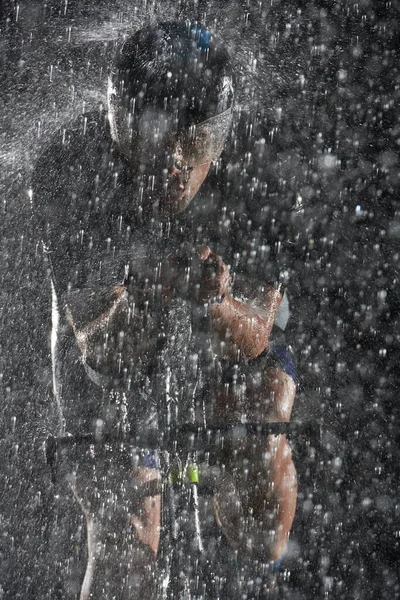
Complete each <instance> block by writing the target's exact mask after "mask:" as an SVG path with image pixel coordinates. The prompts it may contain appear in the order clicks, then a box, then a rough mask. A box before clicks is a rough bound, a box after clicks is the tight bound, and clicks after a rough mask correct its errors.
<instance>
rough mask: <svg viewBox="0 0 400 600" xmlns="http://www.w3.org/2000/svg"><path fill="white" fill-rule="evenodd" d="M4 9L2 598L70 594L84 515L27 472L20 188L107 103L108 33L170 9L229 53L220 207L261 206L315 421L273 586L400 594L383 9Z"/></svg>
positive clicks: (31, 234) (389, 46)
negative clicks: (230, 179) (282, 572)
mask: <svg viewBox="0 0 400 600" xmlns="http://www.w3.org/2000/svg"><path fill="white" fill-rule="evenodd" d="M0 7H1V13H0V33H1V37H0V118H1V125H0V136H1V137H0V157H1V165H0V168H1V172H0V190H1V197H0V201H1V204H0V211H1V221H0V227H1V249H0V261H1V262H0V269H1V288H0V324H1V330H0V331H1V333H0V344H1V354H0V398H1V412H0V415H1V416H0V429H1V440H0V444H1V447H0V464H1V471H2V477H1V488H0V489H1V499H0V523H1V530H2V534H1V550H0V551H1V554H2V560H1V567H0V569H1V571H0V573H1V575H0V585H1V586H2V587H1V588H0V589H2V590H3V593H4V596H2V597H4V598H56V597H60V598H66V597H71V598H73V597H75V596H74V593H75V594H76V593H77V590H78V588H79V580H78V579H77V578H79V577H80V576H81V573H82V568H83V566H84V560H85V549H84V534H83V533H82V521H81V517H80V516H79V513H78V511H77V510H76V509H75V507H74V505H73V502H72V500H71V499H70V498H69V496H66V495H65V492H64V491H63V490H56V492H58V495H56V499H55V500H54V494H53V490H52V487H51V484H50V477H49V473H48V472H47V469H46V467H45V464H44V460H43V452H42V441H43V431H44V430H45V426H44V419H45V415H46V406H47V401H48V393H49V387H50V380H51V373H50V367H49V347H48V341H47V337H46V335H45V331H44V318H43V314H42V310H43V306H42V305H41V302H40V300H39V299H40V298H41V291H42V290H43V288H44V287H45V286H46V285H47V284H46V282H45V279H44V267H43V265H42V263H41V260H39V258H38V255H37V251H36V244H37V241H38V240H37V236H36V232H35V231H32V228H31V227H30V221H29V208H30V197H29V177H30V174H31V171H32V169H33V167H34V164H35V161H36V159H37V156H38V154H39V152H40V150H41V149H43V148H44V147H46V144H47V143H48V140H49V137H50V135H51V133H52V132H53V131H54V130H55V129H56V128H57V126H60V125H61V124H62V123H64V122H66V121H68V120H70V119H71V118H73V117H75V116H77V115H79V114H80V113H81V112H82V111H83V110H84V109H85V108H86V109H87V108H92V107H95V106H97V105H98V103H99V102H104V101H105V90H106V77H107V67H108V66H109V64H110V60H111V59H112V55H113V49H114V47H115V42H116V40H117V39H118V38H120V37H121V36H122V35H123V34H124V33H126V32H128V31H129V30H130V29H132V28H133V29H136V28H139V27H140V26H142V25H143V24H144V23H147V22H149V21H156V20H169V19H172V18H175V17H186V16H188V17H190V18H200V19H202V20H203V21H204V22H205V24H206V25H207V26H212V27H215V29H216V31H217V32H218V33H219V35H220V36H221V37H222V38H223V39H224V41H225V42H226V44H227V45H228V47H229V48H230V50H231V52H232V55H233V56H234V57H235V59H234V60H235V63H236V66H237V69H236V75H237V90H238V105H240V106H241V109H242V115H241V119H240V123H239V126H238V128H237V142H238V145H237V148H236V150H235V152H234V153H233V151H232V149H231V157H234V160H236V161H237V162H239V164H240V165H241V170H240V173H241V176H240V181H237V187H235V186H233V188H232V207H233V208H234V209H236V210H238V211H241V210H243V208H244V206H245V209H246V211H247V213H248V214H249V215H251V216H252V219H253V224H257V223H258V221H257V220H258V219H260V214H264V221H265V223H264V222H263V221H262V220H261V221H260V223H261V226H263V227H264V230H265V233H266V234H268V236H269V239H270V240H271V244H273V246H274V251H275V252H276V254H277V258H278V261H280V264H281V266H282V269H283V270H285V271H286V272H287V277H288V287H289V291H290V292H291V300H292V306H293V307H294V312H295V315H294V323H293V336H294V346H295V352H296V356H297V360H298V367H299V373H300V376H301V380H302V390H301V393H300V394H299V396H298V400H297V405H296V409H295V415H294V416H295V417H296V418H298V419H301V420H303V421H305V422H313V423H318V424H320V425H321V429H322V436H321V439H318V436H317V435H315V434H312V435H311V436H310V437H309V438H308V440H307V439H305V438H303V437H301V436H298V437H297V438H296V439H293V447H294V453H295V461H296V466H297V468H298V472H299V481H300V488H299V503H298V510H297V515H296V519H295V523H294V528H293V535H292V544H291V549H290V553H289V557H288V563H287V564H288V568H289V569H290V576H289V577H288V578H287V581H284V582H282V584H281V587H280V592H279V593H280V595H281V597H284V598H294V599H300V598H301V599H302V598H344V599H345V598H360V599H367V598H374V599H375V598H394V597H399V596H400V588H399V580H398V576H397V570H398V567H397V564H396V563H397V562H398V555H399V539H400V522H399V512H400V505H399V503H398V488H399V477H398V471H399V468H398V465H399V458H400V456H399V455H400V452H399V449H398V441H399V436H398V421H397V420H398V414H399V408H398V406H399V403H398V389H399V388H398V375H397V373H396V366H397V364H398V356H399V341H400V330H399V316H398V312H399V310H398V309H399V291H398V264H399V252H400V250H399V240H400V212H399V211H400V207H399V199H398V198H399V144H400V120H399V116H400V111H399V109H398V105H399V97H400V72H399V69H398V63H399V53H398V50H397V44H396V40H397V37H398V29H399V26H398V21H399V18H400V4H399V2H397V1H394V0H393V1H387V2H384V1H382V2H378V1H376V2H373V1H371V0H360V2H352V1H351V2H347V1H346V2H345V1H341V2H340V1H338V2H334V1H329V2H328V1H326V2H324V1H322V0H320V1H317V0H315V1H314V2H311V1H310V2H301V1H285V2H281V1H278V0H276V1H274V0H268V1H267V0H262V1H261V2H256V1H253V0H249V1H244V0H243V1H241V2H239V1H235V0H233V1H232V2H224V1H223V0H219V1H218V0H215V1H214V2H201V1H199V2H196V3H190V2H187V3H184V2H180V3H179V2H171V3H169V2H159V3H158V4H157V3H154V2H151V1H150V0H149V1H147V2H139V1H137V2H135V1H134V0H132V1H130V0H120V1H112V2H106V1H105V0H104V1H100V0H99V1H97V2H95V1H89V0H69V1H68V2H65V0H49V1H48V2H44V1H37V0H21V1H20V2H13V1H12V0H8V1H5V0H3V2H2V3H0ZM254 58H256V59H257V63H256V64H255V63H253V60H254ZM262 138H264V139H265V140H266V146H265V148H266V149H265V152H264V154H263V156H262V157H260V156H259V151H258V150H257V149H258V148H259V145H257V142H259V140H260V139H262ZM228 152H229V149H228ZM249 152H251V153H252V154H251V159H250V158H249V155H248V153H249ZM232 160H233V158H232ZM255 181H256V182H258V183H260V182H261V184H262V183H267V184H268V192H267V194H266V195H264V197H263V196H262V195H261V196H260V194H257V188H256V193H253V192H254V186H255ZM240 186H241V187H240ZM33 202H34V199H33ZM261 208H264V211H261ZM288 239H290V240H291V241H292V242H293V243H292V244H289V245H288V244H287V243H286V242H287V240H288ZM279 242H281V245H280V244H279ZM281 246H282V251H280V248H281ZM397 370H398V369H397ZM67 522H69V523H73V526H71V525H69V526H68V527H67V525H66V523H67ZM0 596H1V594H0Z"/></svg>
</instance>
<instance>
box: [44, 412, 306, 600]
mask: <svg viewBox="0 0 400 600" xmlns="http://www.w3.org/2000/svg"><path fill="white" fill-rule="evenodd" d="M282 433H300V434H303V435H306V436H307V437H309V436H310V434H311V435H313V434H314V433H315V427H310V425H306V426H305V425H304V424H303V423H298V422H291V423H266V424H257V423H247V424H240V425H227V426H223V427H221V426H213V427H211V426H209V427H202V426H198V425H194V424H190V423H188V424H186V425H183V426H180V427H171V428H170V429H169V431H168V435H162V436H161V438H160V437H159V436H158V434H157V432H143V433H141V434H137V435H135V436H133V437H131V438H125V439H123V440H122V439H117V438H116V437H115V436H111V435H107V434H105V435H103V436H100V435H98V436H96V435H95V434H87V435H80V436H64V437H59V438H55V437H53V436H49V438H48V440H47V444H46V458H47V464H48V465H49V466H50V468H51V472H52V479H53V481H55V480H56V478H57V474H58V471H59V467H60V463H61V461H62V460H65V455H64V458H62V456H60V455H62V453H63V452H64V454H65V451H66V453H67V454H69V459H68V460H69V461H71V459H72V460H74V457H73V456H72V455H73V454H74V453H76V454H77V455H78V457H79V461H82V456H83V455H84V454H86V455H87V456H91V457H92V460H93V461H97V462H99V461H108V460H110V458H111V460H112V462H113V469H115V470H116V471H117V472H114V478H113V481H111V482H108V483H109V484H110V483H111V486H112V488H113V494H114V496H115V497H114V506H113V510H112V511H111V512H112V513H113V518H114V519H115V520H116V521H119V523H120V531H122V532H124V533H123V535H127V531H126V530H125V531H124V528H123V525H122V522H123V519H122V518H121V517H126V513H125V512H124V511H125V508H124V502H122V503H121V506H120V507H118V506H117V505H116V502H117V496H118V490H117V489H116V488H117V486H116V485H115V481H116V480H118V479H119V475H118V473H119V471H118V466H122V468H123V470H126V468H127V466H128V463H129V461H130V460H131V456H132V450H133V449H134V452H135V453H137V452H139V451H140V449H143V450H145V451H149V450H151V451H153V452H156V453H157V454H158V456H159V465H160V480H153V481H152V482H150V483H147V484H142V486H140V487H137V488H136V489H135V490H134V494H132V495H131V501H132V502H138V501H139V500H140V499H143V498H144V497H146V496H156V495H157V494H161V496H162V509H161V540H160V547H159V553H158V559H157V570H158V581H157V596H156V597H157V598H158V599H160V600H178V599H179V600H194V599H195V598H196V599H199V598H207V599H210V600H211V598H213V596H211V595H209V594H208V589H209V588H210V587H212V581H211V580H212V579H213V576H214V575H213V572H212V571H213V565H212V564H211V562H210V557H209V556H207V550H206V549H205V547H204V541H203V533H202V523H201V519H200V515H199V497H202V496H211V495H212V494H213V492H214V488H213V481H210V479H209V478H208V479H207V478H205V479H203V480H202V479H201V476H199V464H200V463H202V462H204V460H206V461H207V462H208V463H210V462H211V463H212V462H213V461H212V457H213V456H217V455H218V453H219V452H220V451H221V449H222V448H224V447H225V446H226V445H227V444H229V443H230V442H232V441H235V442H237V441H240V440H241V439H244V438H248V437H249V436H252V437H257V436H259V437H263V436H266V435H269V434H273V435H277V434H282ZM60 458H61V461H60ZM75 458H76V457H75ZM102 491H103V492H104V490H102ZM92 492H93V490H92ZM131 492H132V490H130V491H129V493H131ZM121 511H122V513H123V514H120V513H121ZM128 538H129V535H128ZM117 542H118V544H123V541H122V540H121V539H119V540H118V541H117ZM128 545H129V539H128ZM109 576H111V577H113V578H115V580H116V581H118V586H123V585H124V584H123V583H121V577H122V578H123V575H122V574H121V572H116V570H115V569H113V568H112V565H110V573H109ZM126 577H128V578H129V574H126ZM87 583H88V582H87ZM90 583H92V582H90ZM128 585H129V584H128ZM86 588H87V589H89V588H90V586H88V585H87V586H86ZM86 588H85V586H84V585H83V586H82V589H83V592H81V598H82V599H83V598H86V597H87V598H90V597H96V596H90V595H89V594H88V595H86V596H85V595H84V594H85V593H86V592H85V589H86ZM101 593H102V597H103V598H112V597H115V596H113V595H112V593H113V592H112V591H110V594H109V595H107V590H102V592H101ZM132 597H135V596H132ZM250 597H251V598H253V597H254V598H262V597H263V596H260V595H255V596H249V598H250Z"/></svg>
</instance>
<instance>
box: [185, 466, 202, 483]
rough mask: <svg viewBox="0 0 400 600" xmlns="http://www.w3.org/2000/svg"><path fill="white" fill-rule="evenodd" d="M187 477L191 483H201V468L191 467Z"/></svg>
mask: <svg viewBox="0 0 400 600" xmlns="http://www.w3.org/2000/svg"><path fill="white" fill-rule="evenodd" d="M186 476H187V478H188V480H189V481H190V483H199V468H198V467H197V465H193V464H191V465H189V466H188V468H187V472H186Z"/></svg>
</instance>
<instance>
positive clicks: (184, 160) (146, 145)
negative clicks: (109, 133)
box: [133, 113, 211, 216]
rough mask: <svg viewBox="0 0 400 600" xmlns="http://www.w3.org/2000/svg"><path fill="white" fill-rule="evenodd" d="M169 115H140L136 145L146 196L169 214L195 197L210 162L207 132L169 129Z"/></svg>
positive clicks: (137, 168)
mask: <svg viewBox="0 0 400 600" xmlns="http://www.w3.org/2000/svg"><path fill="white" fill-rule="evenodd" d="M171 129H173V125H172V123H171V119H170V117H168V116H167V115H165V114H164V113H162V114H161V115H160V114H159V113H157V114H154V113H150V114H149V113H147V115H145V117H144V118H143V117H142V118H141V119H140V122H139V127H138V136H137V138H136V139H137V142H136V144H135V147H134V148H133V164H134V169H135V171H136V172H138V174H139V175H140V176H141V177H142V184H143V187H144V200H145V201H146V202H150V203H151V204H152V206H153V209H155V210H156V211H158V212H159V213H161V214H162V215H165V216H168V215H173V214H177V213H179V212H181V211H183V210H184V209H185V208H186V207H187V206H188V204H189V203H190V202H191V200H192V199H193V198H194V196H195V195H196V193H197V192H198V190H199V188H200V187H201V185H202V183H203V181H204V180H205V178H206V177H207V174H208V171H209V169H210V166H211V160H210V156H209V153H208V152H207V143H208V140H207V135H206V134H203V135H202V136H201V139H200V136H199V137H198V138H197V137H196V135H195V134H194V132H193V130H192V131H191V130H187V131H184V132H181V133H170V131H171Z"/></svg>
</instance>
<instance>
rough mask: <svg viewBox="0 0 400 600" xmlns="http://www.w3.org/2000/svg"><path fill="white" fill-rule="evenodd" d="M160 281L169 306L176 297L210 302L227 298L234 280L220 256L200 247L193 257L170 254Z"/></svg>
mask: <svg viewBox="0 0 400 600" xmlns="http://www.w3.org/2000/svg"><path fill="white" fill-rule="evenodd" d="M161 281H162V286H163V296H164V301H165V302H166V303H168V302H169V301H170V300H171V299H172V297H173V296H174V295H178V296H180V297H183V298H191V299H196V300H200V301H202V302H207V301H208V300H212V299H213V298H217V297H220V296H223V295H224V294H226V292H227V289H228V286H229V284H230V282H231V276H230V273H229V268H228V266H227V265H226V264H225V263H224V261H223V260H222V258H221V257H220V256H219V255H218V254H215V253H214V252H211V249H210V248H209V246H200V247H199V248H197V249H196V250H195V252H194V253H193V254H192V255H191V256H188V255H185V256H178V255H177V254H169V255H168V256H167V257H166V258H165V259H164V261H163V263H162V268H161Z"/></svg>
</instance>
